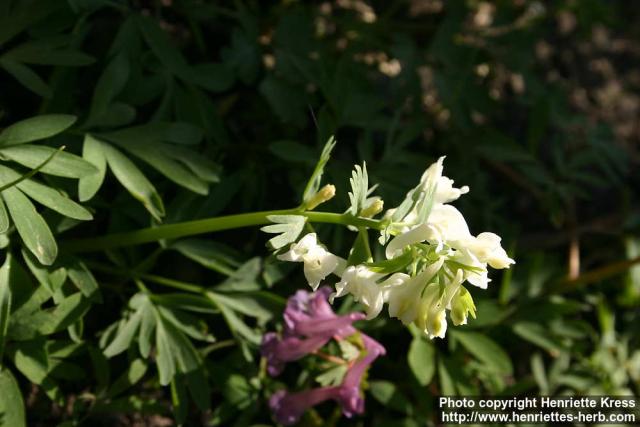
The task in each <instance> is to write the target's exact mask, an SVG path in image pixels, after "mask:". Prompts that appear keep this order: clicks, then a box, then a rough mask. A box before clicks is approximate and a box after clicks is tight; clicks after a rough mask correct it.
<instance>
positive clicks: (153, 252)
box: [0, 0, 640, 426]
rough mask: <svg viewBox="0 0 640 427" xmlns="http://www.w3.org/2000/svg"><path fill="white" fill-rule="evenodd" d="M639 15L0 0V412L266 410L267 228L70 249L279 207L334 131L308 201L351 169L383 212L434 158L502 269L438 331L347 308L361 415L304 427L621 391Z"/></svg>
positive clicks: (344, 235)
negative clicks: (488, 400)
mask: <svg viewBox="0 0 640 427" xmlns="http://www.w3.org/2000/svg"><path fill="white" fill-rule="evenodd" d="M638 21H639V16H638V9H637V8H635V7H634V6H633V4H632V2H624V1H604V0H585V1H580V2H578V1H574V0H562V1H554V2H541V1H529V0H509V1H507V0H504V1H502V0H500V1H495V2H487V1H474V0H467V1H461V0H452V1H447V2H446V3H445V2H444V1H440V0H411V1H391V2H383V1H375V2H363V1H359V0H337V1H335V2H331V1H327V2H299V1H281V2H258V1H240V0H238V1H234V2H231V1H229V2H207V1H202V0H200V1H199V0H173V1H172V0H162V1H160V0H157V1H144V0H129V1H126V0H68V1H49V0H4V1H2V2H0V128H1V129H2V131H1V132H0V160H1V162H2V163H1V165H0V185H1V189H2V192H1V198H0V232H1V233H2V234H0V246H1V247H2V248H3V249H2V252H3V255H2V258H4V261H3V263H4V266H3V267H2V269H1V270H0V363H1V364H2V366H3V369H2V371H0V394H1V395H2V399H0V425H6V426H20V425H22V424H21V423H22V421H21V419H23V418H24V415H25V413H26V417H27V420H28V425H32V426H38V425H43V426H44V425H56V424H60V425H65V426H72V425H92V426H94V425H123V426H128V425H172V424H173V423H174V422H176V423H185V424H187V425H225V426H226V425H237V426H245V425H252V424H255V425H258V424H270V423H272V422H271V421H270V415H269V411H268V408H267V406H266V398H268V396H269V395H270V394H271V392H272V391H273V390H274V389H275V388H276V386H277V383H276V382H275V381H274V380H273V379H270V378H268V377H267V376H266V375H265V372H264V366H261V364H260V360H259V356H258V353H257V343H259V340H260V337H261V334H262V333H263V332H264V331H265V330H267V329H271V330H273V329H274V328H275V325H276V324H277V322H278V321H279V319H280V313H281V310H282V308H283V305H284V301H285V298H286V297H287V296H288V295H290V294H291V293H292V292H293V291H294V290H295V289H298V288H300V287H303V286H306V285H305V280H304V278H303V277H302V274H301V271H299V270H298V269H295V270H292V269H291V267H290V266H287V265H282V264H281V263H277V262H275V261H274V260H273V259H272V258H271V257H269V256H268V250H267V249H266V248H265V246H264V244H265V242H266V240H267V239H268V238H269V236H267V235H265V234H263V233H261V232H260V231H259V230H258V229H257V228H256V229H245V230H239V231H233V232H224V233H218V234H215V235H203V236H198V237H192V238H186V239H178V240H165V241H161V242H159V243H158V244H147V245H141V246H135V247H130V248H125V249H117V250H116V249H113V250H104V251H101V252H88V251H87V250H83V248H77V247H76V248H75V249H74V250H73V251H72V250H71V247H69V249H65V241H68V240H70V239H72V238H74V237H90V236H98V235H103V234H105V233H110V232H117V231H130V230H135V229H138V228H143V227H147V226H149V225H151V224H154V223H157V222H163V223H174V222H179V221H185V220H192V219H199V218H207V217H212V216H215V215H218V214H222V213H239V212H247V211H254V210H266V209H277V208H285V207H291V206H295V205H296V204H297V203H298V202H299V196H300V194H301V193H302V190H303V186H304V184H305V182H306V179H307V177H308V176H309V174H310V173H311V170H312V168H313V165H314V164H315V162H316V160H317V157H318V155H319V153H320V150H321V147H322V146H323V144H324V143H325V142H326V141H327V140H328V138H329V136H330V135H334V134H335V135H336V139H337V141H338V145H337V147H336V149H335V152H334V156H333V158H332V160H331V161H330V162H329V164H328V172H327V174H326V182H331V183H334V184H335V185H336V186H337V189H338V197H336V199H335V200H334V201H332V202H330V204H329V206H328V207H327V208H328V209H334V210H336V211H341V210H343V209H344V206H347V203H348V196H347V192H348V187H347V185H348V178H349V173H350V171H351V166H352V165H353V164H354V163H360V162H361V161H362V160H365V161H366V163H367V169H368V173H369V180H370V182H371V183H378V184H380V186H379V190H378V191H379V194H381V195H382V196H383V198H384V200H385V201H386V203H387V206H393V205H394V204H395V203H397V202H398V201H399V200H400V199H401V198H402V197H403V196H404V193H405V191H406V190H407V189H408V188H410V187H412V186H413V185H414V183H415V182H417V180H418V178H419V176H420V174H421V172H422V171H423V170H424V168H425V167H426V166H427V165H428V164H430V163H431V162H432V161H433V160H434V159H436V158H437V157H439V156H440V155H443V154H446V155H447V159H446V171H447V175H448V176H451V177H452V178H454V179H455V180H456V182H457V183H458V184H460V185H463V184H469V185H470V186H471V193H470V195H469V196H467V197H465V198H464V199H462V200H461V201H460V203H459V207H460V210H461V211H462V212H463V213H464V214H465V217H467V218H468V220H469V222H470V225H471V228H472V230H474V231H479V230H491V231H494V232H496V233H498V234H500V235H501V236H503V239H504V240H503V241H504V243H505V244H506V245H507V246H508V249H509V250H510V252H511V255H512V257H513V258H515V259H516V260H517V264H516V266H515V267H514V268H512V269H511V270H509V271H508V272H506V273H505V274H503V275H502V276H500V275H497V274H494V275H493V277H494V280H493V282H492V284H491V286H490V289H489V291H488V292H483V293H480V292H477V293H474V298H475V299H476V301H477V302H478V315H479V317H478V319H476V320H475V321H472V322H470V324H469V325H467V326H464V327H459V328H455V329H454V330H451V331H450V334H449V335H448V337H447V339H445V340H436V341H433V342H431V341H428V340H426V339H425V338H424V337H423V336H421V334H420V333H419V332H417V331H407V330H405V329H403V328H401V325H400V324H399V323H398V322H397V321H396V320H385V319H383V318H380V319H378V320H376V321H374V322H370V323H367V324H363V325H361V326H362V327H363V328H365V329H366V332H367V333H368V334H370V335H372V336H374V337H375V338H376V339H378V340H379V341H381V342H382V343H387V344H388V345H387V348H388V350H389V354H388V355H387V356H386V357H385V358H382V359H381V360H379V361H378V362H377V363H376V364H375V366H374V368H373V370H372V372H371V374H370V378H369V393H368V396H367V411H366V414H365V416H364V417H363V418H357V419H355V420H344V419H342V420H339V419H338V418H337V417H333V416H332V411H333V408H331V405H326V406H322V407H320V408H319V412H318V413H316V414H312V415H309V418H308V419H306V420H305V422H306V423H307V424H312V423H318V424H319V425H324V423H325V422H326V423H334V424H336V425H375V426H383V425H394V426H396V425H404V426H421V425H433V424H434V423H436V422H437V414H436V412H435V410H434V403H435V399H434V398H433V397H434V396H438V395H442V394H448V395H455V394H462V395H469V394H487V395H518V394H531V393H533V394H535V393H540V394H545V395H547V394H552V395H556V394H585V393H596V394H615V393H625V394H628V393H631V394H636V395H637V393H638V392H639V391H640V390H639V389H640V351H639V350H638V344H639V339H640V337H639V336H638V332H637V331H638V328H637V324H638V321H640V319H639V316H640V311H639V310H638V304H639V303H640V267H638V266H634V263H636V262H638V260H639V258H638V257H639V256H640V239H639V238H638V227H639V226H640V215H639V212H640V211H639V210H638V208H639V206H638V199H637V195H638V184H639V175H638V173H637V170H638V164H639V159H640V157H639V153H638V143H639V142H640V128H639V127H638V121H637V117H638V114H639V113H640V95H639V94H638V88H639V86H640V75H639V74H638V67H637V66H638V64H639V62H640V47H639V45H638V43H637V37H638V29H639V28H640V25H638ZM318 231H319V233H320V234H321V236H322V241H323V242H326V243H327V244H328V245H330V247H331V248H338V247H342V248H348V247H349V245H350V244H351V242H352V241H353V235H352V233H351V232H349V231H348V230H346V229H338V228H336V227H330V226H324V227H319V228H318ZM85 249H86V248H85ZM349 308H350V303H349V302H347V303H345V304H344V305H343V306H342V307H341V310H348V309H349ZM272 321H273V322H272ZM322 369H323V366H322V365H321V364H319V363H318V361H307V362H305V363H303V364H301V369H300V370H299V371H298V372H297V373H288V374H287V375H285V377H283V378H282V379H279V381H283V382H285V383H287V384H289V385H290V386H294V385H299V386H301V385H303V384H304V383H305V381H308V380H309V378H308V374H306V373H305V372H308V371H314V372H315V371H317V370H322ZM323 419H324V420H330V421H322V420H323ZM398 420H402V421H398Z"/></svg>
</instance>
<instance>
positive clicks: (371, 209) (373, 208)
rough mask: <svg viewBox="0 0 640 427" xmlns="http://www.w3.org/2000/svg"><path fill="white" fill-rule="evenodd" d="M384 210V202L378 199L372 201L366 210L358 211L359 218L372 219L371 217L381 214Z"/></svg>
mask: <svg viewBox="0 0 640 427" xmlns="http://www.w3.org/2000/svg"><path fill="white" fill-rule="evenodd" d="M383 208H384V201H383V200H382V199H380V198H378V197H376V198H375V199H373V200H372V201H371V203H369V205H367V207H366V208H364V209H362V210H361V211H360V214H359V215H360V216H361V217H364V218H372V217H373V216H375V215H377V214H379V213H380V212H382V209H383Z"/></svg>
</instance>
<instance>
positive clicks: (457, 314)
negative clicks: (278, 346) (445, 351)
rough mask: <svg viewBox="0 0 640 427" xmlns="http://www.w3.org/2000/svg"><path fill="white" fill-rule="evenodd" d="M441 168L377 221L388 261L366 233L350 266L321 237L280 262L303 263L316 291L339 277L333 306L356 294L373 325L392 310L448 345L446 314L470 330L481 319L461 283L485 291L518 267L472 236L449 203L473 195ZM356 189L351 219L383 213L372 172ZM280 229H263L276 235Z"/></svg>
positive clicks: (357, 176)
mask: <svg viewBox="0 0 640 427" xmlns="http://www.w3.org/2000/svg"><path fill="white" fill-rule="evenodd" d="M443 161H444V157H441V158H440V159H439V160H438V161H437V162H435V163H434V164H432V165H431V166H429V168H427V170H426V171H425V172H424V174H423V175H422V178H421V179H420V183H419V184H418V185H417V186H416V187H415V188H413V189H412V190H410V191H409V192H408V193H407V195H406V197H405V199H404V201H403V202H402V203H401V204H400V205H399V206H398V207H396V208H394V209H389V210H388V211H387V212H386V213H385V214H384V216H383V218H382V219H381V220H379V221H378V225H379V227H378V230H379V231H380V237H379V239H378V243H379V244H380V245H383V246H385V245H386V246H385V248H384V253H385V256H386V259H385V260H380V261H375V260H373V258H372V253H371V249H370V248H369V236H368V234H367V231H366V230H364V229H363V227H360V228H359V232H360V233H361V238H362V239H364V240H365V242H366V244H365V245H364V247H365V248H366V251H364V253H361V254H357V256H354V251H355V250H356V249H357V248H356V247H354V248H353V249H352V251H351V253H350V256H349V259H350V260H351V262H347V261H346V260H344V259H342V258H340V257H339V256H337V255H335V254H333V253H331V252H330V251H329V250H327V248H325V247H324V246H323V245H321V244H320V243H319V242H318V239H317V236H316V234H315V233H309V234H306V235H305V236H304V237H302V238H301V239H300V240H299V241H298V242H297V243H292V244H291V245H290V246H289V249H288V251H285V252H283V253H281V254H279V255H278V258H279V259H281V260H285V261H295V262H302V263H303V265H304V272H305V276H306V278H307V281H308V282H309V285H310V286H311V287H312V288H313V289H316V288H317V286H318V284H319V283H320V281H321V280H324V279H325V278H326V277H328V276H329V275H330V274H334V275H335V276H337V277H339V278H340V280H338V281H337V282H336V283H335V293H333V294H332V295H331V297H330V299H331V301H333V299H334V298H336V297H342V296H345V295H351V296H352V297H353V298H354V299H355V300H356V301H358V302H360V303H361V304H362V305H363V306H364V307H365V308H366V313H367V318H368V319H372V318H374V317H376V316H377V315H378V314H380V312H381V311H382V309H383V306H384V304H385V303H387V304H388V310H389V315H390V316H391V317H396V318H398V319H400V320H401V321H402V323H404V324H405V325H409V324H411V323H413V324H415V325H416V326H417V327H418V328H419V329H420V330H422V331H424V333H425V334H426V335H427V336H428V337H429V338H434V337H439V338H444V335H445V333H446V330H447V318H446V312H447V310H448V311H450V318H451V320H452V322H453V324H454V325H464V324H466V323H467V318H468V316H469V315H471V316H472V317H475V310H476V307H475V304H474V302H473V298H472V297H471V294H470V293H469V291H468V290H467V289H466V288H465V287H464V286H463V283H465V282H467V283H470V284H471V285H474V286H476V287H479V288H482V289H486V288H487V286H488V284H489V282H490V281H491V279H489V277H488V267H489V266H490V267H492V268H496V269H503V268H508V267H509V266H510V265H511V264H513V263H514V262H515V261H514V260H513V259H511V258H509V256H508V255H507V253H506V252H505V250H504V249H503V248H502V246H501V244H500V242H501V239H500V237H499V236H498V235H496V234H494V233H490V232H484V233H480V234H479V235H477V236H473V235H472V234H471V232H470V231H469V227H468V226H467V223H466V221H465V219H464V216H463V215H462V213H461V212H460V211H458V210H457V209H456V208H455V207H454V206H452V205H451V204H450V203H451V202H453V201H455V200H457V199H458V198H459V197H460V196H462V195H463V194H466V193H467V192H469V188H468V187H466V186H464V187H461V188H456V187H454V186H453V184H454V182H453V180H451V179H449V178H447V177H446V176H444V175H443V174H442V172H443ZM351 189H352V191H351V193H349V198H350V200H351V206H350V209H349V212H350V214H351V215H352V216H362V214H363V213H370V212H372V210H371V207H372V206H381V203H382V201H381V199H380V198H378V197H369V195H370V193H371V192H372V189H370V188H369V183H368V177H367V170H366V165H364V166H363V167H359V166H357V167H356V168H355V171H354V172H353V174H352V178H351ZM378 210H379V209H378ZM274 219H275V220H277V218H274ZM287 220H288V221H289V223H290V224H291V223H293V221H292V220H291V219H287ZM300 223H301V224H302V223H303V219H302V220H301V221H300ZM281 225H282V224H279V225H276V226H269V227H265V228H264V229H265V231H275V230H276V229H275V227H279V226H281ZM287 232H289V233H291V235H295V233H296V230H295V229H292V228H291V227H289V228H288V229H287ZM299 233H300V232H298V234H299ZM284 235H285V234H284V233H283V235H281V236H278V238H280V237H282V236H284ZM272 240H273V239H272Z"/></svg>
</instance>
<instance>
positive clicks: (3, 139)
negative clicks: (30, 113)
mask: <svg viewBox="0 0 640 427" xmlns="http://www.w3.org/2000/svg"><path fill="white" fill-rule="evenodd" d="M75 121H76V116H71V115H68V114H47V115H42V116H35V117H31V118H28V119H26V120H21V121H19V122H17V123H14V124H12V125H11V126H8V127H7V128H5V129H4V130H3V131H2V132H0V145H15V144H24V143H25V142H32V141H39V140H41V139H46V138H50V137H52V136H54V135H57V134H59V133H61V132H63V131H65V130H66V129H68V128H69V127H71V126H72V125H73V124H74V123H75Z"/></svg>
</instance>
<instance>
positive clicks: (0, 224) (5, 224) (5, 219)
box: [0, 196, 11, 234]
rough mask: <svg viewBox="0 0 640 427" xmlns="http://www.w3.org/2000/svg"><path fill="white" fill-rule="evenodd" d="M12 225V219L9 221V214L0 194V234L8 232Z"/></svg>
mask: <svg viewBox="0 0 640 427" xmlns="http://www.w3.org/2000/svg"><path fill="white" fill-rule="evenodd" d="M10 225H11V221H9V214H8V213H7V208H6V206H5V205H4V201H3V200H2V196H0V234H4V233H6V232H7V230H8V229H9V226H10Z"/></svg>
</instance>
